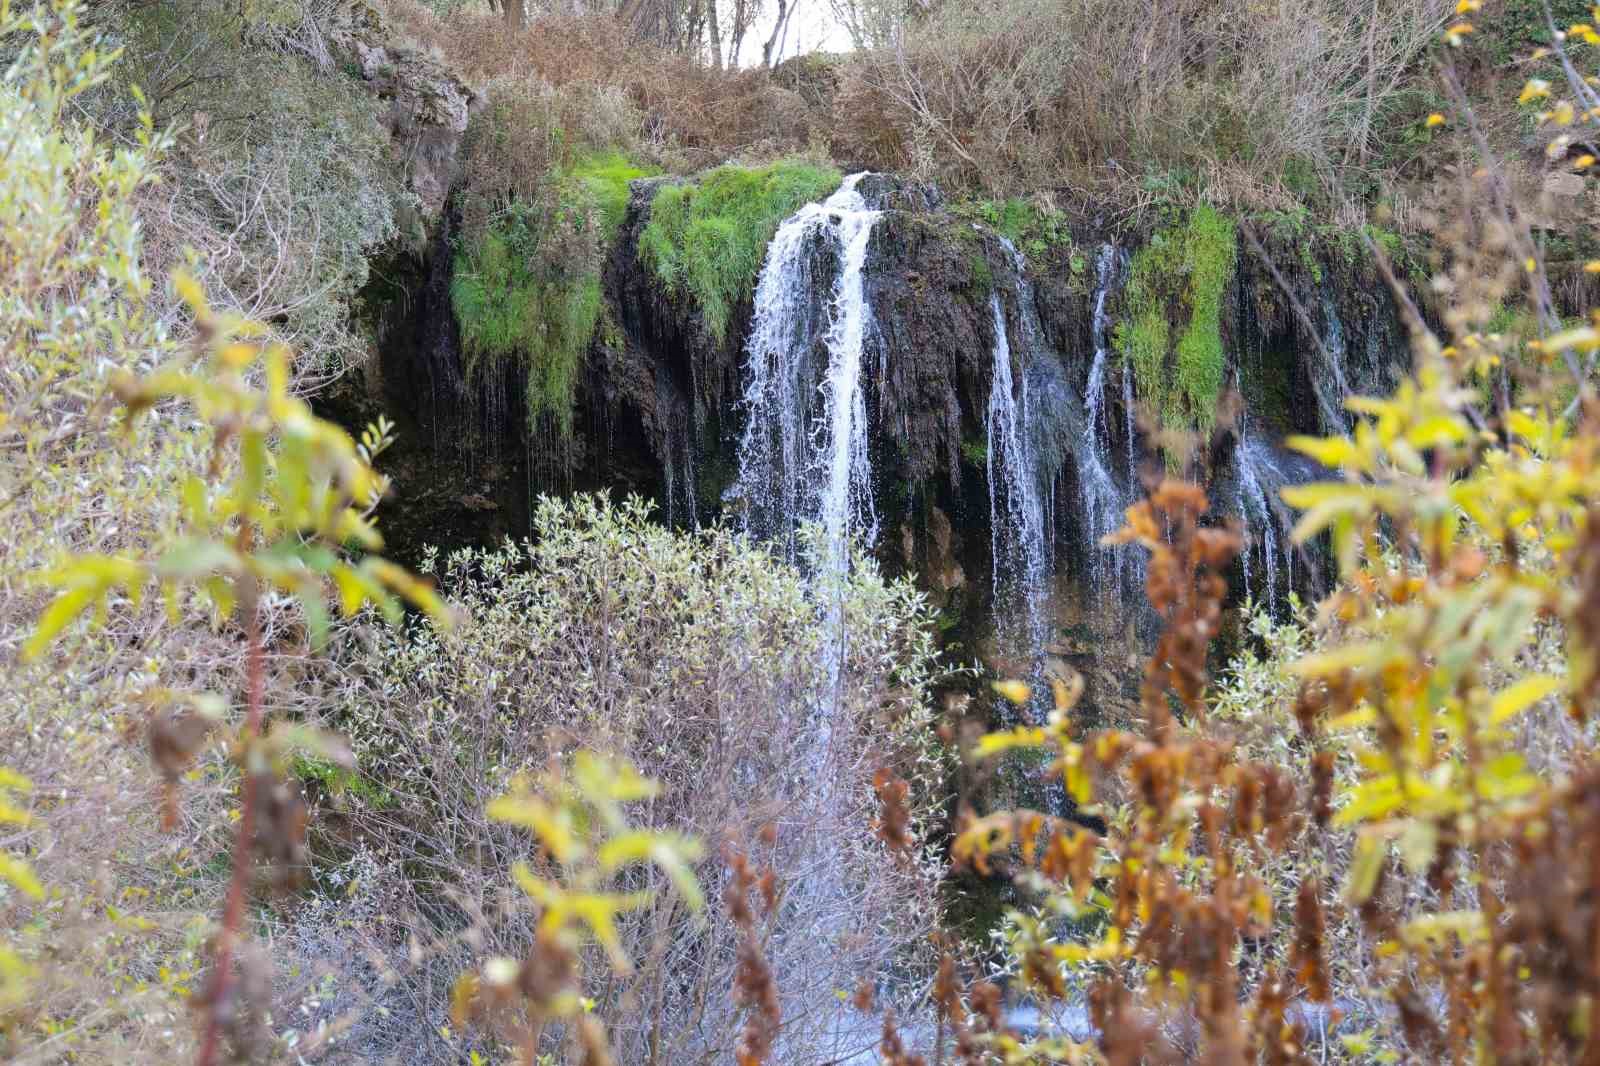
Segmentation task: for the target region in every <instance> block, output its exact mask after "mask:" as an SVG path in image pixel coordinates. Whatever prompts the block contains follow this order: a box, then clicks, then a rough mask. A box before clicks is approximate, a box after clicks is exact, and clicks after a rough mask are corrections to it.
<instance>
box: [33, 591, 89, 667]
mask: <svg viewBox="0 0 1600 1066" xmlns="http://www.w3.org/2000/svg"><path fill="white" fill-rule="evenodd" d="M99 598H100V590H99V589H98V588H96V587H95V586H94V585H91V584H87V583H85V584H82V585H78V586H76V587H74V588H70V589H68V590H67V591H65V592H63V593H61V595H59V596H57V597H56V598H55V599H54V600H52V601H51V603H50V606H49V607H46V608H45V609H44V613H43V614H41V615H40V616H39V622H38V624H37V625H35V626H34V628H33V635H32V636H31V637H29V638H28V642H27V643H26V644H24V645H23V646H22V661H23V662H28V661H30V660H33V659H36V658H38V656H39V655H40V653H42V652H43V651H44V650H45V648H47V647H49V646H50V642H51V641H52V640H54V639H55V638H56V635H57V634H58V633H60V632H61V631H62V630H63V629H65V628H66V627H67V626H68V625H69V624H70V623H71V622H72V621H73V619H75V618H77V617H78V616H79V615H80V614H82V613H83V612H84V611H86V610H88V609H89V607H90V606H91V605H92V604H93V603H94V602H95V601H96V600H98V599H99Z"/></svg>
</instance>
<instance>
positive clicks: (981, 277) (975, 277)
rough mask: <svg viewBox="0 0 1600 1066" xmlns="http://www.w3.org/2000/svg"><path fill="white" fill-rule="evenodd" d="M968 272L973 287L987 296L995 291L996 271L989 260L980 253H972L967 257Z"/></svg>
mask: <svg viewBox="0 0 1600 1066" xmlns="http://www.w3.org/2000/svg"><path fill="white" fill-rule="evenodd" d="M967 271H968V273H969V274H970V275H971V277H972V287H973V288H974V289H976V290H977V291H978V292H980V293H982V294H983V295H985V296H987V295H989V294H990V293H991V292H993V291H994V270H993V269H991V268H990V266H989V260H987V259H985V258H984V257H983V255H982V253H980V252H971V253H969V254H968V256H967Z"/></svg>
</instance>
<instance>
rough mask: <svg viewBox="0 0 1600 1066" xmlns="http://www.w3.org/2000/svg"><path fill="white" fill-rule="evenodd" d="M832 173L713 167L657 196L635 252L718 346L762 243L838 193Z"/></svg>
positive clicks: (811, 168) (752, 277)
mask: <svg viewBox="0 0 1600 1066" xmlns="http://www.w3.org/2000/svg"><path fill="white" fill-rule="evenodd" d="M840 180H841V177H840V174H839V172H838V171H837V170H834V169H833V168H832V167H827V166H819V165H817V164H814V163H807V162H799V161H787V162H781V163H774V164H772V165H771V166H767V167H761V168H759V169H751V168H748V167H740V166H731V165H730V166H724V167H718V168H717V169H716V170H713V171H711V172H710V173H709V174H706V175H704V176H703V177H701V178H699V179H698V180H696V181H695V182H693V183H690V184H684V185H669V186H667V187H665V188H663V189H662V190H661V191H660V192H659V193H657V194H656V198H655V202H654V203H653V204H652V205H651V208H650V222H649V224H648V225H647V226H646V227H645V230H644V233H643V235H642V236H641V237H640V240H639V251H640V254H641V255H642V256H643V258H644V261H645V262H646V264H648V265H649V266H650V267H651V269H653V270H654V271H655V273H656V276H657V277H659V278H660V279H661V281H662V282H663V283H664V284H666V285H667V286H668V287H669V288H670V289H671V290H672V291H673V292H674V293H677V294H679V295H682V296H687V297H689V298H690V299H692V300H693V301H694V303H695V306H697V307H698V308H699V309H700V313H701V314H702V315H703V316H704V319H705V323H706V328H707V329H709V330H710V332H711V335H712V337H714V338H715V339H716V340H717V341H718V342H719V343H720V342H721V341H723V340H725V339H726V338H727V335H728V327H729V326H730V325H731V324H732V320H733V314H734V309H735V308H736V307H737V306H738V305H739V302H740V301H741V300H745V299H748V298H749V296H750V294H751V292H752V291H754V289H755V282H756V276H757V274H758V273H759V272H760V269H761V259H762V256H763V255H764V254H765V253H766V250H767V244H768V243H769V242H770V241H771V240H772V235H773V234H774V233H776V232H777V230H778V226H779V225H780V224H781V223H782V222H783V220H784V219H785V218H787V217H789V216H790V215H792V214H794V212H796V211H798V210H799V209H800V208H801V207H803V206H804V205H806V204H808V203H814V202H815V201H818V200H822V199H825V198H826V197H828V196H829V195H831V194H832V193H833V191H834V190H835V189H837V188H838V187H839V183H840Z"/></svg>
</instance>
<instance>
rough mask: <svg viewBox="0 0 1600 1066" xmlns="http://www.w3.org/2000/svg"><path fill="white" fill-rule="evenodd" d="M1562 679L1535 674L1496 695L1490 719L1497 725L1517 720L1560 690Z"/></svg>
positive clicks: (1491, 707) (1490, 711)
mask: <svg viewBox="0 0 1600 1066" xmlns="http://www.w3.org/2000/svg"><path fill="white" fill-rule="evenodd" d="M1561 687H1562V679H1561V678H1559V677H1551V676H1550V675H1549V674H1534V675H1532V676H1531V677H1525V678H1523V679H1522V680H1521V681H1518V682H1516V683H1515V684H1513V685H1512V686H1511V687H1509V688H1505V689H1501V690H1500V691H1499V692H1497V693H1495V697H1494V703H1493V704H1492V705H1491V706H1490V709H1489V719H1490V721H1492V722H1493V723H1494V724H1495V725H1499V724H1501V723H1502V722H1506V721H1509V720H1511V719H1512V718H1515V717H1516V716H1517V715H1519V714H1521V713H1522V712H1524V711H1526V710H1527V709H1528V708H1529V707H1532V706H1533V705H1534V704H1536V703H1538V702H1539V701H1540V700H1542V699H1544V698H1545V697H1546V696H1548V695H1550V694H1551V693H1553V692H1556V691H1558V690H1560V688H1561Z"/></svg>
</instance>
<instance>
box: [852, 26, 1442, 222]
mask: <svg viewBox="0 0 1600 1066" xmlns="http://www.w3.org/2000/svg"><path fill="white" fill-rule="evenodd" d="M1454 6H1455V5H1454V4H1452V3H1449V2H1448V0H1428V2H1426V3H1415V2H1414V0H1385V2H1383V3H1380V4H1372V3H1370V2H1367V0H1339V2H1336V3H1332V4H1322V5H1318V6H1316V7H1315V8H1313V9H1304V8H1294V9H1291V8H1288V7H1283V6H1274V5H1270V4H1268V5H1262V4H1256V3H1251V2H1249V0H1227V2H1224V3H1215V2H1204V3H1198V2H1197V3H1168V4H1157V5H1154V6H1151V7H1150V8H1149V9H1148V10H1145V11H1142V12H1141V13H1140V17H1137V18H1131V17H1129V15H1128V11H1127V8H1126V5H1125V4H1124V3H1122V2H1121V0H1087V2H1084V3H1075V4H1062V3H1057V2H1055V0H980V2H976V3H961V4H956V3H947V4H941V5H938V6H937V7H936V8H935V9H934V12H933V14H932V15H931V16H930V17H928V18H925V19H921V20H918V21H916V22H913V23H912V24H911V25H909V26H907V27H906V29H905V30H904V32H903V35H902V38H901V40H900V41H898V42H896V44H895V46H894V47H888V48H881V49H878V50H876V51H871V52H866V53H863V54H861V55H860V56H858V58H857V60H856V61H855V62H853V63H852V64H850V65H849V66H848V67H847V68H846V71H845V73H844V76H843V82H842V85H841V88H840V91H839V97H838V101H837V117H838V119H839V121H838V123H837V124H836V126H835V127H834V129H833V130H832V131H831V137H832V143H833V145H834V146H835V151H836V152H837V153H838V154H840V155H842V156H849V157H851V158H863V159H864V160H865V161H866V162H868V163H869V164H870V165H872V166H874V167H877V168H881V169H899V170H904V169H911V170H913V171H915V172H917V173H918V176H922V177H930V178H936V179H938V180H939V181H941V182H942V183H943V184H945V185H946V186H947V187H949V188H951V189H978V190H982V191H983V192H985V193H986V194H988V195H1000V196H1005V195H1014V194H1019V193H1024V192H1027V191H1029V190H1031V189H1035V188H1055V187H1068V188H1072V189H1074V190H1079V191H1083V192H1090V193H1097V192H1098V193H1109V194H1110V195H1113V196H1117V197H1119V198H1122V199H1125V200H1129V201H1134V202H1139V201H1141V200H1143V199H1144V198H1143V197H1142V196H1141V195H1140V191H1139V188H1138V186H1139V183H1140V182H1141V180H1142V179H1143V176H1144V173H1145V171H1146V170H1156V171H1176V170H1188V171H1191V172H1193V173H1196V174H1200V175H1202V177H1203V183H1202V184H1201V185H1200V187H1199V188H1198V189H1197V191H1198V192H1200V193H1202V194H1204V195H1205V196H1206V198H1208V199H1210V200H1212V201H1213V202H1217V203H1227V204H1236V205H1239V206H1255V207H1274V206H1281V205H1282V204H1283V203H1284V202H1286V201H1288V200H1290V199H1292V194H1291V193H1290V191H1289V190H1287V189H1286V188H1285V185H1284V181H1285V176H1286V175H1292V174H1293V173H1294V172H1295V171H1296V170H1305V169H1307V168H1309V169H1310V170H1312V171H1314V172H1315V173H1316V175H1317V176H1318V179H1319V184H1321V185H1322V186H1324V187H1328V186H1330V185H1335V184H1337V182H1338V181H1340V180H1343V179H1344V178H1350V177H1354V176H1355V174H1356V173H1357V172H1360V171H1363V170H1365V169H1366V168H1369V167H1370V166H1371V164H1372V162H1373V160H1374V158H1375V156H1376V153H1377V150H1378V148H1379V146H1380V145H1381V144H1382V143H1383V142H1384V141H1385V139H1386V138H1388V137H1391V136H1393V134H1394V131H1392V130H1390V129H1389V128H1387V127H1385V126H1384V125H1383V124H1382V123H1381V122H1380V121H1379V119H1380V117H1381V115H1382V113H1383V110H1384V108H1385V107H1386V106H1387V104H1388V103H1389V101H1391V100H1392V98H1393V97H1394V96H1395V95H1396V94H1398V93H1401V92H1403V91H1405V88H1406V83H1407V76H1408V74H1409V68H1410V66H1411V64H1412V63H1413V61H1414V60H1415V59H1416V57H1417V56H1418V55H1420V53H1421V51H1422V49H1423V48H1425V47H1426V46H1427V44H1428V43H1429V41H1430V40H1431V36H1432V33H1433V31H1434V30H1435V29H1436V28H1437V27H1438V26H1439V25H1440V24H1441V23H1442V20H1443V19H1444V18H1445V17H1446V15H1448V14H1449V13H1450V12H1451V11H1452V10H1453V8H1454Z"/></svg>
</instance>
